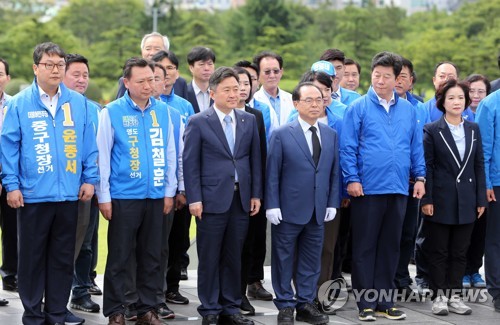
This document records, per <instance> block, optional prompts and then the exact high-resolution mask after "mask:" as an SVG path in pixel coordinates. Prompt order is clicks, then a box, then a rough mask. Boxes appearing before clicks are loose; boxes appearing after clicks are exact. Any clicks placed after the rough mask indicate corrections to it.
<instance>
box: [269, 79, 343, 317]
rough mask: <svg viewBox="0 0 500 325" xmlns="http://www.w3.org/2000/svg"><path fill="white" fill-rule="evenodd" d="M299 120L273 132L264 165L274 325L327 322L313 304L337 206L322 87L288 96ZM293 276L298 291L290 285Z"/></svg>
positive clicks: (307, 86) (333, 144) (332, 138)
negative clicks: (322, 121) (321, 120)
mask: <svg viewBox="0 0 500 325" xmlns="http://www.w3.org/2000/svg"><path fill="white" fill-rule="evenodd" d="M292 100H293V104H294V106H295V108H296V109H297V111H298V112H299V117H298V119H297V121H294V122H291V123H288V124H285V125H284V126H283V127H281V128H279V129H277V130H275V131H274V132H273V134H272V135H271V140H270V143H269V153H268V157H267V169H266V191H265V193H266V217H267V218H268V220H269V221H270V222H271V223H272V224H273V226H272V237H271V238H272V260H271V266H272V268H271V272H272V273H271V274H272V282H273V288H274V292H275V294H276V299H275V300H274V303H275V305H276V307H277V308H278V309H279V314H278V324H293V312H294V309H297V317H296V319H297V321H304V322H308V323H311V324H326V323H328V321H329V318H328V316H327V315H323V314H321V313H320V312H319V310H318V309H317V308H316V306H315V305H314V304H313V300H314V298H315V297H316V290H315V289H316V284H317V283H318V278H319V274H320V266H321V247H322V245H323V231H324V230H323V222H325V221H331V220H333V219H334V218H335V215H336V208H337V207H339V198H340V195H339V188H340V186H339V173H338V172H339V158H338V139H337V133H336V132H335V131H334V130H332V129H331V128H329V127H328V126H326V125H324V124H319V123H318V117H319V115H320V111H321V110H322V109H323V97H322V94H321V91H320V90H319V89H318V88H317V87H316V86H315V85H314V84H312V83H309V82H305V83H301V84H299V85H298V86H297V87H296V88H295V90H294V91H293V94H292ZM292 276H294V277H295V289H296V293H295V296H296V297H297V298H296V299H295V298H294V292H293V289H292V285H291V281H292Z"/></svg>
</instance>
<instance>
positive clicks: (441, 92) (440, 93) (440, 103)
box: [436, 79, 471, 114]
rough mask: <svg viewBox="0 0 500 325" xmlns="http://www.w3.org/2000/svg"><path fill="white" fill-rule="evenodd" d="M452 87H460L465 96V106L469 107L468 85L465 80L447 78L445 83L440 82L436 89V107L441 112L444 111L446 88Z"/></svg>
mask: <svg viewBox="0 0 500 325" xmlns="http://www.w3.org/2000/svg"><path fill="white" fill-rule="evenodd" d="M454 87H460V88H462V90H463V91H464V96H465V108H464V109H466V108H467V107H469V105H470V102H471V100H470V96H469V85H468V84H467V82H464V81H458V80H456V79H449V80H448V81H446V82H445V83H443V84H441V85H440V86H439V88H438V90H436V107H437V109H438V110H440V111H441V112H443V114H444V113H445V112H446V110H445V108H444V102H445V100H446V93H447V92H448V90H450V89H451V88H454Z"/></svg>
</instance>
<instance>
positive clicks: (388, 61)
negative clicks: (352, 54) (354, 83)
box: [372, 51, 403, 77]
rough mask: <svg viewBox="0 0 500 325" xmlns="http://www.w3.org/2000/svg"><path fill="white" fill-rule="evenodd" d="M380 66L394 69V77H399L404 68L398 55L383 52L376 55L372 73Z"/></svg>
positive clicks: (373, 60)
mask: <svg viewBox="0 0 500 325" xmlns="http://www.w3.org/2000/svg"><path fill="white" fill-rule="evenodd" d="M378 66H381V67H390V68H392V70H393V72H394V76H396V77H397V76H399V74H400V73H401V69H402V68H403V60H402V59H401V56H400V55H398V54H395V53H392V52H387V51H383V52H380V53H377V54H375V56H374V57H373V59H372V71H373V70H374V69H375V68H376V67H378Z"/></svg>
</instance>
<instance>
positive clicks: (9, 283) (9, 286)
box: [2, 276, 17, 292]
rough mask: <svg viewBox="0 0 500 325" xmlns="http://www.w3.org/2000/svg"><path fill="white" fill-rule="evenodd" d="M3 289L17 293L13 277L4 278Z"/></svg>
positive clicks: (15, 281)
mask: <svg viewBox="0 0 500 325" xmlns="http://www.w3.org/2000/svg"><path fill="white" fill-rule="evenodd" d="M2 283H3V289H4V290H6V291H14V292H17V280H16V277H15V276H6V277H5V278H3V279H2Z"/></svg>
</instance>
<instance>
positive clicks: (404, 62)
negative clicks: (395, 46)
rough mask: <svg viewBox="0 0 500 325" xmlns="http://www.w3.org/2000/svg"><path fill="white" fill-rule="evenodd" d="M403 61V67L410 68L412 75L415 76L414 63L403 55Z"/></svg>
mask: <svg viewBox="0 0 500 325" xmlns="http://www.w3.org/2000/svg"><path fill="white" fill-rule="evenodd" d="M401 60H402V62H403V67H407V68H408V70H410V75H411V76H413V63H412V62H411V61H410V60H408V59H407V58H405V57H401Z"/></svg>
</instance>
